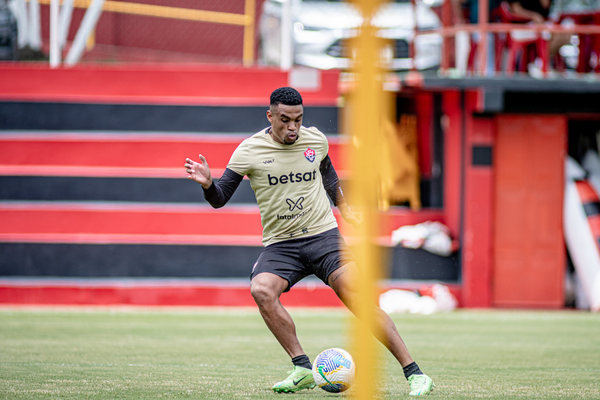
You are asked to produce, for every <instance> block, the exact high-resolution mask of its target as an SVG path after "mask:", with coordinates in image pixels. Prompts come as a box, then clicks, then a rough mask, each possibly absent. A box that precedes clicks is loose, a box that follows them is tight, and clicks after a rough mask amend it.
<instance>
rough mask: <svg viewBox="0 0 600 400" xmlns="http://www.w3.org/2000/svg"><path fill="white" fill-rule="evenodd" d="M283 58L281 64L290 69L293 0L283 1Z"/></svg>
mask: <svg viewBox="0 0 600 400" xmlns="http://www.w3.org/2000/svg"><path fill="white" fill-rule="evenodd" d="M280 54H281V60H280V63H279V66H280V67H281V69H282V70H284V71H289V70H290V69H291V68H292V64H293V60H292V58H293V53H292V1H291V0H284V1H282V3H281V52H280Z"/></svg>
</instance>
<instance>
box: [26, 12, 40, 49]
mask: <svg viewBox="0 0 600 400" xmlns="http://www.w3.org/2000/svg"><path fill="white" fill-rule="evenodd" d="M40 22H41V21H40V3H38V0H29V23H28V27H29V47H31V48H32V49H33V50H40V49H41V48H42V32H41V28H40Z"/></svg>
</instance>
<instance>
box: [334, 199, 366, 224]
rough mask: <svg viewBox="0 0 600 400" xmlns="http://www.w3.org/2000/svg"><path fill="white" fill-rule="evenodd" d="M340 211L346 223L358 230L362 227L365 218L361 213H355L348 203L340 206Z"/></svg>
mask: <svg viewBox="0 0 600 400" xmlns="http://www.w3.org/2000/svg"><path fill="white" fill-rule="evenodd" d="M337 207H338V210H340V213H341V214H342V217H343V218H344V221H346V222H347V223H349V224H350V225H352V226H353V227H354V228H356V229H358V228H360V226H361V225H362V220H363V216H362V214H361V213H357V212H354V211H352V210H351V209H350V207H348V205H347V204H346V203H342V204H338V206H337Z"/></svg>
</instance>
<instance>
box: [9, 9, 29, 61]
mask: <svg viewBox="0 0 600 400" xmlns="http://www.w3.org/2000/svg"><path fill="white" fill-rule="evenodd" d="M8 7H9V8H10V9H11V10H12V12H13V14H15V18H16V20H17V27H18V29H19V38H18V40H17V42H18V45H19V48H20V49H22V48H23V47H25V46H27V43H29V33H28V32H29V30H28V29H27V6H26V5H25V0H11V1H10V2H9V3H8Z"/></svg>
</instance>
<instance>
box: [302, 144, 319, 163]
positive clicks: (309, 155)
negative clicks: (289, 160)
mask: <svg viewBox="0 0 600 400" xmlns="http://www.w3.org/2000/svg"><path fill="white" fill-rule="evenodd" d="M316 154H317V153H315V151H314V150H313V149H311V148H310V147H309V148H308V149H306V151H305V152H304V157H306V159H307V160H308V161H310V162H314V161H315V156H316Z"/></svg>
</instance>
